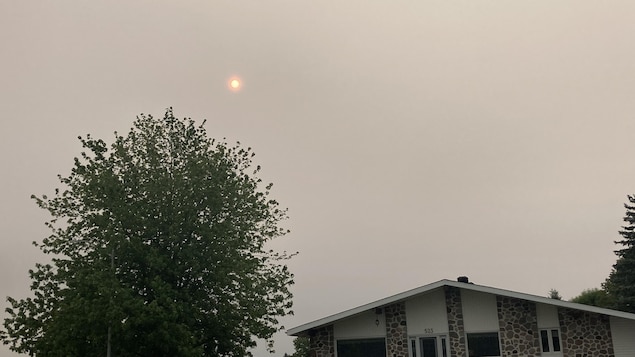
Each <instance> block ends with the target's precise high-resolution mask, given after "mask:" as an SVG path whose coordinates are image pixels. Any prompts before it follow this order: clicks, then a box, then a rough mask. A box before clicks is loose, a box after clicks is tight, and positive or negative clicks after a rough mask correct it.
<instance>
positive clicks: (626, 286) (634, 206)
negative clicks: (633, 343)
mask: <svg viewBox="0 0 635 357" xmlns="http://www.w3.org/2000/svg"><path fill="white" fill-rule="evenodd" d="M628 201H629V203H627V204H624V207H625V208H626V216H624V222H626V223H627V225H625V226H623V227H622V230H621V231H620V235H621V236H622V239H621V240H619V241H616V242H615V244H618V245H620V246H621V249H618V250H616V251H615V254H616V255H617V257H618V258H617V261H616V262H615V264H614V265H613V270H612V271H611V274H610V275H609V278H608V279H607V282H606V283H605V289H606V291H607V292H608V294H609V295H610V296H611V297H612V299H613V303H614V308H616V309H618V310H622V311H628V312H635V196H632V195H629V196H628Z"/></svg>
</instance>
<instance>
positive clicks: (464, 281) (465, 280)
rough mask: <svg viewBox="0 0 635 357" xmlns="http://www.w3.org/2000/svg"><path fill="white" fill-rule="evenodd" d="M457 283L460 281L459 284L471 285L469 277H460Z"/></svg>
mask: <svg viewBox="0 0 635 357" xmlns="http://www.w3.org/2000/svg"><path fill="white" fill-rule="evenodd" d="M456 281H458V282H459V283H469V282H470V279H469V278H468V277H467V276H459V277H458V278H456Z"/></svg>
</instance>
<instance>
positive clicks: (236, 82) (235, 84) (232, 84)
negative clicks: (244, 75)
mask: <svg viewBox="0 0 635 357" xmlns="http://www.w3.org/2000/svg"><path fill="white" fill-rule="evenodd" d="M240 85H241V83H240V79H238V78H232V79H230V80H229V89H231V90H233V91H237V90H239V89H240Z"/></svg>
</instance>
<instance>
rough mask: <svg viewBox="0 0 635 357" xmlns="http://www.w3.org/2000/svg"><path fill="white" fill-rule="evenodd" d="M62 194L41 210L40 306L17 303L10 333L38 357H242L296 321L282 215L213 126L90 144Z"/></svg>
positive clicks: (172, 126) (142, 132) (136, 132)
mask: <svg viewBox="0 0 635 357" xmlns="http://www.w3.org/2000/svg"><path fill="white" fill-rule="evenodd" d="M80 141H81V143H82V145H83V147H84V149H85V150H86V152H83V153H82V154H81V157H80V158H75V163H74V167H73V169H72V171H71V174H70V175H69V176H68V177H62V176H60V182H61V183H62V185H63V190H59V189H58V190H56V191H55V195H54V196H53V197H52V198H48V197H46V196H42V197H35V196H33V198H34V199H35V201H36V202H37V204H38V205H39V206H40V207H41V208H43V209H45V210H47V211H48V212H49V213H50V214H51V216H52V219H51V220H50V221H49V222H47V225H48V226H49V227H50V229H51V234H50V236H48V237H47V238H45V239H44V240H43V241H42V242H41V243H40V244H36V245H37V246H39V248H40V249H41V250H42V251H43V252H45V253H47V254H50V255H51V256H52V264H48V265H46V264H38V265H37V266H36V267H35V269H33V270H31V271H30V272H29V273H30V277H31V280H32V286H31V288H32V290H33V293H34V296H33V297H30V298H27V299H23V300H16V299H13V298H8V300H9V303H10V305H11V307H10V308H8V309H7V312H8V314H9V317H8V318H6V319H5V321H4V328H5V330H4V331H2V333H1V334H0V339H1V340H2V341H3V343H4V344H7V345H9V346H10V348H11V349H12V350H13V351H16V352H21V353H28V354H31V355H33V354H35V355H37V356H42V357H46V356H96V355H104V354H105V352H106V345H107V340H108V336H109V331H110V334H111V336H112V338H111V340H112V342H111V345H112V352H113V355H116V356H243V355H245V354H247V353H248V352H246V350H247V349H248V348H250V347H253V346H254V345H255V342H254V341H255V338H260V339H266V340H268V341H269V342H270V343H271V342H272V341H271V338H272V335H273V334H274V333H275V332H276V331H278V330H279V329H280V327H278V318H279V317H281V316H284V315H286V314H289V313H291V310H290V309H291V297H292V296H291V293H290V292H289V290H288V287H289V286H290V284H293V275H292V274H291V273H290V272H289V271H288V269H287V267H286V265H284V264H283V261H284V260H286V259H288V258H290V255H287V254H286V253H275V252H273V251H270V250H267V249H266V247H265V244H266V242H268V241H269V240H271V239H273V238H276V237H279V236H282V235H284V234H285V233H287V231H286V230H285V229H283V228H281V227H280V223H281V221H282V220H284V219H286V211H285V210H284V209H280V208H279V204H278V202H276V201H275V200H273V199H271V198H270V197H269V192H270V191H269V190H270V188H271V185H268V186H266V187H264V188H262V187H261V180H260V179H258V178H257V173H258V171H259V169H260V167H256V168H255V169H254V168H252V166H251V165H252V157H253V156H254V154H253V152H252V151H251V149H250V148H247V149H243V148H241V147H240V144H237V145H236V146H232V147H230V146H228V145H227V144H226V143H225V142H216V141H214V140H212V139H209V138H208V137H207V134H206V131H205V129H204V128H203V126H202V125H201V126H195V124H194V122H193V121H192V120H191V119H177V118H175V117H174V115H173V113H172V110H171V109H168V110H167V112H166V114H165V116H164V118H163V119H155V118H153V117H152V116H150V115H143V114H142V115H140V116H139V117H137V120H136V121H135V122H134V127H133V128H132V129H131V130H130V132H129V133H128V135H127V136H125V137H124V136H120V135H117V133H115V140H114V142H113V143H112V144H111V145H110V146H108V145H107V144H106V143H105V142H104V141H102V140H98V139H93V138H92V137H91V136H90V135H89V136H87V137H86V138H82V137H80Z"/></svg>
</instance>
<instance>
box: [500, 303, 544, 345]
mask: <svg viewBox="0 0 635 357" xmlns="http://www.w3.org/2000/svg"><path fill="white" fill-rule="evenodd" d="M496 305H497V307H498V326H499V329H500V330H499V333H500V341H501V356H540V340H539V335H538V319H537V317H536V304H534V303H533V302H529V301H526V300H521V299H515V298H511V297H506V296H497V297H496Z"/></svg>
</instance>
